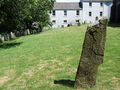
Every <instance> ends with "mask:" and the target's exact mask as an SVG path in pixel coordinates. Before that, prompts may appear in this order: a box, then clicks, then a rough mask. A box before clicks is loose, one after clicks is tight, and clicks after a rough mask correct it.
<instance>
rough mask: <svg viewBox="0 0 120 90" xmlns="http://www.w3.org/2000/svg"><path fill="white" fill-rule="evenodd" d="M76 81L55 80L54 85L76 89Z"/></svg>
mask: <svg viewBox="0 0 120 90" xmlns="http://www.w3.org/2000/svg"><path fill="white" fill-rule="evenodd" d="M74 83H75V81H72V80H54V84H61V85H64V86H68V87H72V88H73V87H74Z"/></svg>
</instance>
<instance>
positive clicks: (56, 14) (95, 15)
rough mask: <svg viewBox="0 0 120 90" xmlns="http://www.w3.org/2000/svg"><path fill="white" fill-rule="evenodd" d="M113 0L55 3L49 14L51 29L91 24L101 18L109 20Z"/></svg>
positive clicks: (81, 0) (82, 0)
mask: <svg viewBox="0 0 120 90" xmlns="http://www.w3.org/2000/svg"><path fill="white" fill-rule="evenodd" d="M112 4H113V0H80V2H55V3H54V8H53V11H51V12H50V18H51V22H52V23H53V26H52V27H53V28H57V27H65V26H68V25H76V24H77V23H81V24H82V23H93V22H95V21H97V20H98V19H100V18H102V17H107V18H110V13H111V7H112Z"/></svg>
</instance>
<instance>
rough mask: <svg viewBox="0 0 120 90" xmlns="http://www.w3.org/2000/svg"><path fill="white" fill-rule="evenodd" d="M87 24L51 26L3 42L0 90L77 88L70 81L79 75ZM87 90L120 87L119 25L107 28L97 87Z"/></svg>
mask: <svg viewBox="0 0 120 90" xmlns="http://www.w3.org/2000/svg"><path fill="white" fill-rule="evenodd" d="M86 26H87V25H82V26H80V27H77V26H73V27H67V28H58V29H50V30H46V31H43V32H42V33H40V34H35V35H29V36H23V37H20V38H17V39H16V40H12V41H9V42H5V43H3V44H0V90H76V89H74V88H73V87H72V85H70V84H71V83H70V80H74V79H75V76H76V70H77V67H78V63H79V58H80V53H81V50H82V44H83V40H84V35H85V31H86ZM56 80H57V82H58V83H57V84H54V81H56ZM86 90H120V27H111V26H109V27H108V30H107V41H106V50H105V57H104V63H103V64H102V65H100V66H99V72H98V76H97V83H96V86H95V87H94V88H92V89H86Z"/></svg>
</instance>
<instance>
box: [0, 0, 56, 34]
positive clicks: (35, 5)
mask: <svg viewBox="0 0 120 90" xmlns="http://www.w3.org/2000/svg"><path fill="white" fill-rule="evenodd" d="M53 3H54V1H53V0H0V33H3V32H11V31H15V30H20V29H21V28H24V29H25V28H29V29H31V25H32V23H33V22H37V23H38V25H39V27H40V28H41V29H42V28H43V27H45V26H48V25H50V22H49V14H48V11H49V10H52V7H53Z"/></svg>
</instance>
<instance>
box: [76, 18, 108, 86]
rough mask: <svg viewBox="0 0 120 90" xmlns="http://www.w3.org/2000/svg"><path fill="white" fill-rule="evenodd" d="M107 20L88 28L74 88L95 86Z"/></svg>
mask: <svg viewBox="0 0 120 90" xmlns="http://www.w3.org/2000/svg"><path fill="white" fill-rule="evenodd" d="M107 23H108V19H105V18H104V19H101V20H99V22H98V23H97V24H95V25H91V26H88V28H87V31H86V35H85V40H84V44H83V50H82V54H81V58H80V63H79V66H78V70H77V74H76V79H75V85H74V87H76V88H81V87H82V88H91V87H93V86H94V85H95V84H96V76H97V71H98V66H99V65H100V64H102V63H103V57H104V49H105V41H106V28H107Z"/></svg>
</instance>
